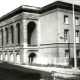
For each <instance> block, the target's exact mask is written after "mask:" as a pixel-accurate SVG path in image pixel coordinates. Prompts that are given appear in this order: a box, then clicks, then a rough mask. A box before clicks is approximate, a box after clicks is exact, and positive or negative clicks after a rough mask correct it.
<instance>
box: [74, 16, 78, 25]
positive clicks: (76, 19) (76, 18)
mask: <svg viewBox="0 0 80 80" xmlns="http://www.w3.org/2000/svg"><path fill="white" fill-rule="evenodd" d="M75 25H79V17H75Z"/></svg>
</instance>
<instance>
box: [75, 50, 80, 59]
mask: <svg viewBox="0 0 80 80" xmlns="http://www.w3.org/2000/svg"><path fill="white" fill-rule="evenodd" d="M76 56H77V58H79V57H80V50H77V51H76Z"/></svg>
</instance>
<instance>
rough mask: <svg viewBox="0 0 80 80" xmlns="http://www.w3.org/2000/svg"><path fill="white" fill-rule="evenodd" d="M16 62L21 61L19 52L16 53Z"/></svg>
mask: <svg viewBox="0 0 80 80" xmlns="http://www.w3.org/2000/svg"><path fill="white" fill-rule="evenodd" d="M16 62H17V63H19V62H20V54H19V53H17V54H16Z"/></svg>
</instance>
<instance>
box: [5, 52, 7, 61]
mask: <svg viewBox="0 0 80 80" xmlns="http://www.w3.org/2000/svg"><path fill="white" fill-rule="evenodd" d="M7 60H8V55H7V53H5V61H7Z"/></svg>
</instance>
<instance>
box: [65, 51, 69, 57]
mask: <svg viewBox="0 0 80 80" xmlns="http://www.w3.org/2000/svg"><path fill="white" fill-rule="evenodd" d="M65 58H69V50H65Z"/></svg>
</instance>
